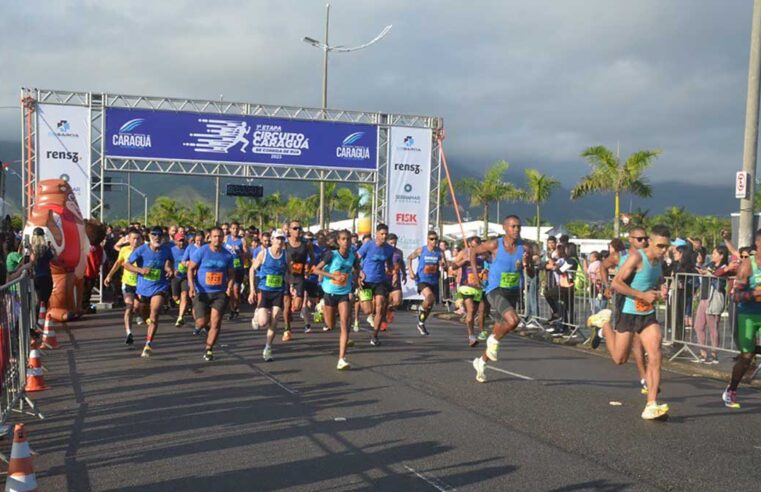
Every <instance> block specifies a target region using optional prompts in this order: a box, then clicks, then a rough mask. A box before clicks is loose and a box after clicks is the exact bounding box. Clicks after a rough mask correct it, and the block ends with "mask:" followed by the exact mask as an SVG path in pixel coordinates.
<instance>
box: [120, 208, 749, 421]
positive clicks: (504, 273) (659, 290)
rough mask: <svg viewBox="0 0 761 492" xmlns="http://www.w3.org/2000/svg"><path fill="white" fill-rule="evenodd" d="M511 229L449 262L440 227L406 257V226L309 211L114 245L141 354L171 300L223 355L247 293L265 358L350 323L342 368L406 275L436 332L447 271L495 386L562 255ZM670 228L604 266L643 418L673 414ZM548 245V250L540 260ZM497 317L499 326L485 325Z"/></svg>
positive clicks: (386, 318) (385, 313)
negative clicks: (527, 299)
mask: <svg viewBox="0 0 761 492" xmlns="http://www.w3.org/2000/svg"><path fill="white" fill-rule="evenodd" d="M503 228H504V235H503V236H500V237H498V238H495V239H489V240H484V241H482V240H481V239H480V238H478V237H470V238H467V239H466V240H465V241H464V245H463V246H464V247H463V248H462V249H461V250H459V251H458V252H457V253H456V254H455V255H454V256H452V257H450V259H449V260H448V259H447V255H446V254H445V253H444V252H443V251H442V250H441V248H440V247H439V237H438V234H437V233H436V232H434V231H430V232H429V233H428V234H427V237H426V244H424V245H421V246H420V247H418V248H417V249H416V250H414V251H413V252H412V253H411V254H410V255H409V256H407V257H406V258H405V257H404V254H403V252H402V251H401V250H400V249H398V248H397V247H396V242H397V237H396V236H395V235H394V234H393V233H389V229H388V227H387V226H386V225H384V224H379V225H378V226H377V227H376V229H375V233H374V235H372V236H370V235H367V236H365V237H363V238H359V237H358V236H357V235H356V234H352V233H351V232H349V231H348V230H341V231H319V232H317V233H311V232H310V231H307V230H304V229H303V228H302V227H301V224H300V223H299V222H298V221H291V222H289V223H286V224H283V226H282V228H279V229H275V230H272V231H261V232H260V231H259V230H257V229H256V228H254V227H250V228H248V229H245V230H244V229H242V228H241V227H240V225H239V224H238V223H235V222H233V223H232V224H229V225H228V224H223V225H222V226H221V227H214V228H212V229H211V230H208V231H203V230H194V229H185V228H183V227H178V226H171V227H168V228H163V227H159V226H157V227H153V228H151V229H150V230H149V231H147V234H145V233H144V231H141V230H140V229H139V228H137V227H133V228H131V229H130V230H128V231H127V233H126V234H124V235H123V237H121V238H120V239H118V241H116V242H115V244H113V246H112V247H113V248H114V250H115V251H116V252H118V256H117V258H116V261H114V263H113V266H112V268H111V269H110V271H109V272H108V274H107V275H106V277H105V283H106V285H111V284H114V283H118V284H120V285H121V293H122V295H123V299H124V303H125V310H124V328H125V331H126V339H125V343H126V344H127V345H130V346H131V345H133V344H134V342H135V341H134V336H133V333H132V325H133V322H136V323H138V324H140V323H143V322H144V323H145V324H147V333H146V339H145V344H144V346H143V349H142V352H141V356H142V357H151V356H152V354H153V351H154V344H155V341H156V336H157V332H158V325H159V316H160V315H161V314H163V313H165V312H168V311H167V309H168V306H169V305H170V304H172V305H174V306H176V307H177V309H178V315H177V318H176V320H175V326H176V327H177V328H182V327H183V326H184V325H185V323H186V318H188V317H191V318H192V320H193V328H192V333H193V334H194V335H196V336H204V337H205V347H204V351H203V358H204V360H206V361H212V360H213V359H214V346H215V344H216V342H217V339H218V337H219V334H220V331H221V329H222V322H223V319H224V318H225V316H227V319H228V320H235V319H236V318H238V317H239V316H240V308H241V303H242V302H245V301H247V302H248V303H249V304H251V305H252V306H253V307H254V315H253V317H252V319H251V325H252V328H253V329H255V330H259V329H261V330H266V340H265V344H264V346H263V347H262V358H263V360H264V361H267V362H269V361H271V360H273V345H274V342H275V340H276V337H279V338H280V340H281V341H282V342H286V343H287V342H289V341H290V340H292V339H293V337H294V333H293V332H294V324H295V323H294V321H295V320H296V319H297V318H302V319H303V323H304V325H303V326H304V327H303V330H304V332H305V333H310V332H311V331H312V330H313V329H317V328H315V327H316V326H318V325H320V324H321V325H322V327H321V330H322V331H326V332H329V331H332V330H334V329H336V328H338V330H337V331H339V333H340V335H339V344H338V362H337V365H336V367H337V369H338V370H345V369H348V368H349V367H350V364H349V362H348V360H347V350H348V348H350V347H352V346H353V345H354V340H352V338H351V336H352V334H351V331H352V329H353V331H354V333H355V335H354V336H355V337H356V336H357V335H356V334H357V332H359V330H360V327H361V325H362V324H363V323H367V324H368V327H367V328H366V329H367V330H368V331H369V332H370V333H371V335H370V338H369V344H370V345H371V346H373V347H377V346H379V345H381V333H382V332H384V331H386V330H387V329H388V327H389V324H391V323H393V322H394V311H395V310H396V309H399V308H400V306H401V305H402V302H403V297H402V286H403V284H406V283H407V282H408V281H415V282H416V285H417V291H418V293H419V294H420V296H421V298H422V301H421V303H420V307H419V309H418V311H417V325H416V327H415V328H416V330H417V332H418V333H419V334H420V335H421V336H427V335H429V331H428V328H427V327H426V320H427V319H428V317H429V315H430V313H431V310H432V309H433V307H434V305H435V304H436V303H437V302H440V295H439V294H440V293H439V290H440V285H441V284H442V282H440V280H441V279H442V277H443V276H447V275H448V276H451V277H452V279H453V281H454V288H453V290H454V291H455V292H456V296H457V298H458V300H459V302H460V303H461V306H462V308H463V310H464V317H463V319H464V324H465V328H466V333H467V343H468V345H469V346H470V347H475V346H476V345H478V344H479V342H485V345H486V347H485V350H483V352H482V353H481V355H479V356H478V357H476V358H475V359H474V360H473V364H472V365H473V368H474V370H475V374H476V380H477V381H479V382H482V383H484V382H486V371H485V369H486V366H487V364H488V363H489V362H496V361H497V360H498V358H499V347H500V343H501V340H502V339H503V337H504V336H505V335H507V334H508V333H510V332H511V331H513V330H514V329H515V328H516V327H518V326H519V324H520V323H522V320H521V318H520V316H519V305H520V303H521V302H523V300H522V295H523V292H524V286H525V285H526V282H527V281H529V280H530V279H533V278H536V277H537V276H538V275H539V273H540V270H542V269H550V268H555V267H556V266H557V265H555V263H554V262H557V261H558V258H557V256H556V255H557V252H553V251H545V252H540V251H538V245H536V244H535V243H532V242H530V241H524V240H523V239H522V238H521V221H520V219H519V218H518V217H517V216H515V215H510V216H508V217H506V218H505V219H504V221H503ZM670 236H671V234H670V231H669V230H668V229H667V228H666V227H664V226H654V227H652V228H651V229H650V231H646V230H645V229H643V228H641V227H634V228H632V229H631V230H630V231H629V247H628V248H627V247H625V246H624V243H623V242H622V241H621V240H614V241H612V242H611V248H610V251H611V253H610V254H609V255H607V256H606V257H605V259H604V261H602V262H601V264H600V266H599V272H598V275H597V278H599V279H603V280H601V282H602V285H601V286H600V288H601V291H604V292H607V293H610V294H609V297H612V299H611V302H610V307H611V308H610V309H602V310H599V311H598V312H597V313H596V314H594V315H593V316H592V317H591V318H590V319H589V320H588V323H589V325H590V326H597V327H599V332H598V331H595V334H594V336H593V340H592V345H593V346H594V347H597V346H598V345H599V343H600V340H602V339H603V338H604V339H605V342H606V344H607V348H608V352H609V353H610V356H611V358H612V360H613V362H614V363H615V364H623V363H625V362H626V361H627V360H628V358H629V356H630V354H632V355H633V358H634V359H635V361H636V363H637V368H638V370H639V372H640V375H641V386H642V388H641V389H642V393H643V394H644V395H646V398H647V401H646V405H645V408H644V410H643V412H642V418H643V419H656V418H660V417H663V416H664V415H666V414H667V413H668V411H669V407H668V405H667V404H665V403H659V402H658V400H657V398H658V396H659V394H660V392H661V388H660V373H661V357H662V356H661V344H662V338H663V334H662V329H661V326H660V324H659V322H658V320H657V318H656V307H655V305H656V303H657V302H658V301H659V300H662V299H664V297H665V296H666V295H667V292H666V289H665V288H664V262H663V260H664V257H665V256H666V254H667V252H668V251H669V250H670V249H671V248H673V245H674V243H673V242H672V239H671V237H670ZM749 251H750V250H746V253H748V254H747V255H745V256H743V257H742V258H739V257H738V258H737V261H736V264H737V265H738V267H737V270H738V271H737V278H736V281H735V282H734V286H733V289H732V293H733V298H734V300H735V302H737V303H738V304H737V305H738V322H739V330H738V334H739V335H738V347H739V348H740V350H741V355H740V357H738V360H737V363H736V365H735V368H734V372H733V375H732V380H731V382H730V384H729V386H728V387H727V388H726V390H725V391H724V393H723V395H722V399H723V401H724V403H725V405H726V406H727V407H730V408H739V404H738V403H737V398H736V391H737V387H738V384H739V382H740V380H741V379H742V377H743V375H744V374H745V371H746V370H747V369H748V366H749V364H750V361H751V358H752V357H753V355H754V352H755V348H756V347H755V336H756V334H757V332H758V331H759V330H760V329H761V294H759V292H761V264H759V263H760V262H761V231H759V233H758V234H757V235H756V248H755V251H756V253H754V255H755V256H751V254H750V253H749ZM734 253H737V254H738V255H739V254H740V253H741V252H739V251H736V250H735V251H734ZM561 254H562V253H561ZM540 255H541V256H544V255H546V256H547V258H545V259H544V261H543V262H541V263H537V261H535V259H536V258H537V257H538V256H540ZM540 265H541V266H540ZM607 279H609V280H607ZM455 292H453V294H454V293H455ZM490 313H491V315H490ZM490 316H491V317H493V319H494V322H493V325H492V327H491V328H492V329H491V333H489V331H488V330H487V326H486V320H487V319H489V318H490ZM280 323H282V330H280V329H279V324H280ZM476 323H478V329H477V328H476ZM410 329H412V327H410Z"/></svg>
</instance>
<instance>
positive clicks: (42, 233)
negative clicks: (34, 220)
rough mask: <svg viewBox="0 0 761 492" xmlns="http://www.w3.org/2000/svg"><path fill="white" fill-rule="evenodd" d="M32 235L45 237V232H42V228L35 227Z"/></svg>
mask: <svg viewBox="0 0 761 492" xmlns="http://www.w3.org/2000/svg"><path fill="white" fill-rule="evenodd" d="M32 234H34V235H35V236H44V235H45V231H44V230H42V227H35V228H34V230H33V231H32Z"/></svg>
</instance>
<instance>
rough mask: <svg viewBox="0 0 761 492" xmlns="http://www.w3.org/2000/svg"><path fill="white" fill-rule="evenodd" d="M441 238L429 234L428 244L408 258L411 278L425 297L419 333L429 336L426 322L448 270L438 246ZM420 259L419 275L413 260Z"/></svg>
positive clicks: (433, 233) (430, 232) (420, 316)
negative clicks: (440, 282) (442, 276)
mask: <svg viewBox="0 0 761 492" xmlns="http://www.w3.org/2000/svg"><path fill="white" fill-rule="evenodd" d="M438 242H439V236H438V235H437V234H436V231H429V232H428V244H426V245H425V246H421V247H419V248H418V249H416V250H415V251H413V252H412V254H410V256H409V257H407V263H408V264H409V265H410V278H411V279H412V280H415V281H416V282H417V293H418V294H422V295H423V305H422V306H421V310H420V314H419V315H418V322H417V331H419V332H420V334H421V335H423V336H426V335H428V330H427V329H426V327H425V320H426V319H428V315H429V314H431V309H433V305H434V303H436V301H438V299H439V278H440V277H441V272H442V271H446V270H447V260H446V258H445V257H444V254H443V253H442V251H441V249H440V248H439V246H438ZM416 258H420V260H419V261H418V265H417V273H415V270H414V269H413V268H412V260H414V259H416Z"/></svg>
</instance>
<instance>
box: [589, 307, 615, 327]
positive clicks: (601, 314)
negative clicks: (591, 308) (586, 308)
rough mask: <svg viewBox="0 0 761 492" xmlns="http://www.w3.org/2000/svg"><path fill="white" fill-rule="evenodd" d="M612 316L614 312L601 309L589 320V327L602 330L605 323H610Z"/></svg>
mask: <svg viewBox="0 0 761 492" xmlns="http://www.w3.org/2000/svg"><path fill="white" fill-rule="evenodd" d="M612 314H613V312H612V311H611V310H610V309H601V310H600V311H597V312H596V313H595V314H593V315H592V316H590V317H589V318H587V326H593V327H595V328H602V327H603V325H604V324H605V323H607V322H609V321H610V317H611V315H612Z"/></svg>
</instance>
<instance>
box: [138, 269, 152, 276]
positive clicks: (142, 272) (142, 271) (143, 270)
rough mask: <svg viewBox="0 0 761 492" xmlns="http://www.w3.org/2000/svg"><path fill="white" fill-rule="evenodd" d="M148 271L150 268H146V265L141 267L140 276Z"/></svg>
mask: <svg viewBox="0 0 761 492" xmlns="http://www.w3.org/2000/svg"><path fill="white" fill-rule="evenodd" d="M149 273H151V269H150V268H148V267H143V268H141V269H140V275H142V276H146V275H148V274H149Z"/></svg>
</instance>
